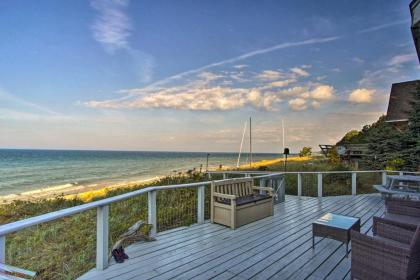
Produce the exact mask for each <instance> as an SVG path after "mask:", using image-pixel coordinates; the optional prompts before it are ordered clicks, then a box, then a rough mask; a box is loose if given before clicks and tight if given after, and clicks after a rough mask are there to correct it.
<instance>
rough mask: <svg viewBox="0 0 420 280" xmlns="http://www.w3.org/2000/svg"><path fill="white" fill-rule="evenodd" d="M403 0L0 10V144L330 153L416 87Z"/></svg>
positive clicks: (56, 4) (9, 3)
mask: <svg viewBox="0 0 420 280" xmlns="http://www.w3.org/2000/svg"><path fill="white" fill-rule="evenodd" d="M408 4H409V1H362V0H360V1H334V2H333V1H303V0H300V1H296V0H294V1H156V0H154V1H127V0H109V1H105V0H92V1H84V0H83V1H23V0H3V1H1V2H0V38H2V40H0V135H1V137H0V147H4V148H55V149H57V148H69V149H118V150H178V151H236V150H237V149H238V147H239V142H240V138H241V135H242V128H243V125H244V122H245V121H246V119H248V118H249V117H250V116H252V118H253V123H254V131H253V132H254V135H255V138H254V143H255V147H254V149H255V150H256V151H261V152H279V151H281V150H282V143H281V138H282V135H281V120H284V122H285V125H286V145H287V146H290V147H291V148H292V150H295V151H297V150H298V149H300V148H301V147H302V146H304V145H309V146H312V147H315V148H316V147H317V145H318V144H333V143H335V142H336V141H337V140H338V139H339V138H340V137H341V136H342V135H343V133H345V132H346V131H348V130H349V129H360V128H361V127H362V126H363V125H364V124H367V123H371V122H373V121H375V120H376V119H377V118H378V117H379V116H380V115H382V114H384V113H385V112H386V108H387V102H388V97H389V90H390V86H391V84H392V83H394V82H401V81H406V80H413V79H418V78H419V66H418V61H417V57H416V54H415V50H414V45H413V41H412V37H411V33H410V28H409V27H410V22H409V21H410V15H409V9H408Z"/></svg>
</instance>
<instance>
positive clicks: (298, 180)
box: [297, 173, 302, 196]
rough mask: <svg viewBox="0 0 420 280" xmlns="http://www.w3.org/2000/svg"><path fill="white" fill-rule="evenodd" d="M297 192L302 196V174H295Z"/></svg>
mask: <svg viewBox="0 0 420 280" xmlns="http://www.w3.org/2000/svg"><path fill="white" fill-rule="evenodd" d="M297 192H298V196H302V174H301V173H298V174H297Z"/></svg>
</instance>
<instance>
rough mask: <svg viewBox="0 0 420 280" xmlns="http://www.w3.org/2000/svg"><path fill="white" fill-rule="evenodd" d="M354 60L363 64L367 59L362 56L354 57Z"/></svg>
mask: <svg viewBox="0 0 420 280" xmlns="http://www.w3.org/2000/svg"><path fill="white" fill-rule="evenodd" d="M352 60H353V61H354V62H356V63H358V64H363V63H364V62H365V61H364V60H363V59H361V58H360V57H353V58H352Z"/></svg>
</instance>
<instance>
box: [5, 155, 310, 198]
mask: <svg viewBox="0 0 420 280" xmlns="http://www.w3.org/2000/svg"><path fill="white" fill-rule="evenodd" d="M310 159H311V157H299V156H291V157H289V158H288V161H290V162H293V161H308V160H310ZM284 160H285V159H284V158H277V159H270V160H261V161H257V162H254V163H252V166H251V168H261V167H263V166H270V165H273V164H277V163H280V162H283V161H284ZM249 168H250V165H249V164H243V165H241V166H239V168H237V167H235V166H228V165H226V166H223V167H222V170H237V169H240V170H246V169H249ZM210 170H212V171H215V170H219V169H218V168H210ZM163 177H164V176H160V177H158V176H157V177H152V178H148V179H142V180H133V181H124V182H119V183H111V184H110V183H92V184H87V185H81V184H77V183H68V184H63V185H59V186H48V187H45V188H40V189H36V190H31V191H26V192H22V193H17V194H9V195H4V196H0V204H7V203H11V202H13V201H15V200H20V201H36V200H40V199H53V198H55V197H57V196H63V197H64V198H65V199H74V198H78V199H81V200H83V201H85V202H88V201H91V200H92V199H93V198H95V197H101V196H104V195H106V194H107V192H109V191H111V190H115V189H124V188H131V187H134V186H141V185H147V184H150V183H152V182H155V181H157V180H159V179H161V178H163Z"/></svg>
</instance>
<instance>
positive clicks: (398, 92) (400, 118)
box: [385, 80, 420, 128]
mask: <svg viewBox="0 0 420 280" xmlns="http://www.w3.org/2000/svg"><path fill="white" fill-rule="evenodd" d="M419 88H420V80H415V81H408V82H402V83H395V84H392V87H391V95H390V96H389V103H388V111H387V114H386V118H385V120H386V122H389V123H393V124H395V125H396V126H397V127H400V128H404V127H406V126H407V123H408V118H409V116H410V113H411V111H412V104H413V101H414V97H415V95H416V94H420V92H418V89H419Z"/></svg>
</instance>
